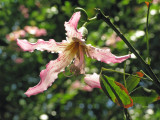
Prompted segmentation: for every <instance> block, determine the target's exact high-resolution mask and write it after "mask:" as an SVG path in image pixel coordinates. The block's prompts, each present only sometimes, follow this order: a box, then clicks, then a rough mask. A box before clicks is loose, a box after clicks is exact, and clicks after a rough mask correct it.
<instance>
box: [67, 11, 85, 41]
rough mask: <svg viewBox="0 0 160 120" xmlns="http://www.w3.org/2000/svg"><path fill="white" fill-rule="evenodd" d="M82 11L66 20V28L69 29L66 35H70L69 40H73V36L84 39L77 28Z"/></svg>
mask: <svg viewBox="0 0 160 120" xmlns="http://www.w3.org/2000/svg"><path fill="white" fill-rule="evenodd" d="M80 17H81V15H80V12H76V13H74V14H73V15H72V17H71V19H70V20H69V22H65V24H64V26H65V30H66V31H67V33H66V35H67V36H68V40H69V41H72V38H77V39H80V40H81V39H82V35H81V33H80V32H78V30H77V24H78V21H79V19H80Z"/></svg>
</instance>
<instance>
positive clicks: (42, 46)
mask: <svg viewBox="0 0 160 120" xmlns="http://www.w3.org/2000/svg"><path fill="white" fill-rule="evenodd" d="M17 44H18V46H20V47H21V49H22V50H24V51H29V52H33V51H34V50H35V49H37V50H40V51H44V50H47V51H49V52H60V51H63V50H64V49H65V48H66V46H67V45H68V42H67V41H66V40H63V41H62V42H55V40H53V39H50V40H49V41H44V40H42V39H39V40H38V41H37V42H36V43H30V42H28V41H27V40H20V39H17Z"/></svg>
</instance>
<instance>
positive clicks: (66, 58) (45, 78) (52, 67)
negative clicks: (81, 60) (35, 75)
mask: <svg viewBox="0 0 160 120" xmlns="http://www.w3.org/2000/svg"><path fill="white" fill-rule="evenodd" d="M70 54H71V53H70V52H63V53H61V54H59V57H58V58H57V59H56V60H54V61H50V62H49V63H48V64H47V65H46V69H45V70H42V71H41V73H40V77H41V81H40V82H39V83H38V84H37V85H36V86H34V87H31V88H29V89H28V90H27V92H26V93H25V94H26V95H27V96H28V97H30V96H31V95H36V94H38V93H41V92H43V91H45V90H47V88H48V87H49V86H51V85H52V83H53V82H54V81H55V79H57V77H58V74H59V73H60V72H61V71H62V70H63V69H64V68H65V67H66V66H68V65H69V64H70V62H71V60H72V59H73V57H74V56H73V55H70Z"/></svg>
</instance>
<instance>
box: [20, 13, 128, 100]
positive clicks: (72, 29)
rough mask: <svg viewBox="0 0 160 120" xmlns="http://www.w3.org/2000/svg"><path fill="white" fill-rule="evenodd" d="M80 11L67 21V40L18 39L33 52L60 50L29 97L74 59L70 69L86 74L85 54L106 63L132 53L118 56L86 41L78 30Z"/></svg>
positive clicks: (39, 90)
mask: <svg viewBox="0 0 160 120" xmlns="http://www.w3.org/2000/svg"><path fill="white" fill-rule="evenodd" d="M80 16H81V15H80V12H76V13H74V14H73V16H72V17H71V19H70V20H69V22H65V24H64V25H65V29H66V31H67V33H66V35H67V38H66V40H63V41H62V42H55V40H53V39H51V40H49V41H44V40H41V39H40V40H38V41H37V43H29V42H28V41H27V40H17V44H18V45H19V46H20V47H21V48H22V49H23V50H24V51H29V52H33V51H34V50H35V49H37V50H41V51H43V50H47V51H50V52H52V53H53V52H58V53H59V57H58V58H57V59H56V60H51V61H50V62H49V63H48V64H47V65H46V69H44V70H42V71H41V72H40V77H41V81H40V82H39V83H38V84H37V85H36V86H34V87H31V88H29V89H28V90H27V92H26V93H25V94H26V95H27V96H28V97H29V96H31V95H36V94H38V93H41V92H43V91H45V90H47V88H48V87H49V86H51V85H52V83H53V82H54V81H55V80H56V79H57V77H58V74H59V73H60V72H62V71H64V68H65V67H67V66H68V65H69V64H70V63H71V62H72V61H73V60H74V61H73V63H72V65H71V66H70V71H71V72H72V73H74V74H85V71H84V67H85V60H84V55H85V54H86V55H87V56H88V57H90V58H92V59H97V60H98V61H101V62H104V63H107V64H108V63H121V62H123V61H124V60H126V59H127V58H129V57H130V55H126V56H121V57H117V56H115V55H113V54H112V53H111V52H110V50H109V49H99V48H95V47H93V46H91V45H87V44H86V43H85V39H83V38H82V32H80V31H78V30H77V24H78V21H79V19H80Z"/></svg>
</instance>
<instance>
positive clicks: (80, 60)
mask: <svg viewBox="0 0 160 120" xmlns="http://www.w3.org/2000/svg"><path fill="white" fill-rule="evenodd" d="M74 65H75V66H76V67H78V69H79V71H80V74H85V70H84V69H85V60H84V48H83V46H80V45H79V52H78V54H77V56H76V58H75V60H74Z"/></svg>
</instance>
